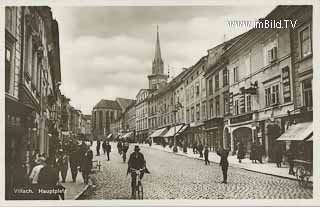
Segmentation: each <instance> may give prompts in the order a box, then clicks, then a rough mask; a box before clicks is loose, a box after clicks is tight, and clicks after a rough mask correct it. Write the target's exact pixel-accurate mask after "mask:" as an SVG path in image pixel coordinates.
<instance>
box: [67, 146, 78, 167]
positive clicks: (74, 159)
mask: <svg viewBox="0 0 320 207" xmlns="http://www.w3.org/2000/svg"><path fill="white" fill-rule="evenodd" d="M80 159H81V158H80V151H79V150H74V151H73V152H71V154H70V157H69V163H70V167H71V168H76V167H78V166H79V165H80Z"/></svg>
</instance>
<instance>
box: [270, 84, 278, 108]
mask: <svg viewBox="0 0 320 207" xmlns="http://www.w3.org/2000/svg"><path fill="white" fill-rule="evenodd" d="M271 101H272V104H278V103H279V85H274V86H272V91H271Z"/></svg>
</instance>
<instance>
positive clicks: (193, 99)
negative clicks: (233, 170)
mask: <svg viewBox="0 0 320 207" xmlns="http://www.w3.org/2000/svg"><path fill="white" fill-rule="evenodd" d="M207 58H208V57H207V56H204V57H202V58H201V59H200V60H199V61H198V62H197V63H196V64H195V65H193V66H192V67H190V68H189V70H188V73H187V74H186V75H185V76H184V78H183V79H184V89H185V106H184V110H185V114H186V123H187V124H188V125H189V129H188V133H186V135H185V136H186V141H187V145H189V146H191V145H192V144H200V143H201V144H203V145H208V143H207V139H206V138H205V133H204V121H205V120H206V79H205V77H204V76H203V75H204V72H205V70H206V67H207Z"/></svg>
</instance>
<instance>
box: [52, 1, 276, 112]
mask: <svg viewBox="0 0 320 207" xmlns="http://www.w3.org/2000/svg"><path fill="white" fill-rule="evenodd" d="M272 9H274V6H269V7H268V6H250V7H248V6H246V7H244V6H237V7H234V6H206V7H204V6H196V7H195V6H193V7H191V6H179V7H177V6H169V7H168V6H153V7H149V6H140V7H133V6H131V7H125V6H117V7H112V6H104V7H53V8H52V12H53V17H54V18H55V19H56V20H57V21H58V24H59V36H60V61H61V76H62V85H61V91H62V93H63V94H64V95H66V96H67V97H69V98H70V99H71V105H72V106H74V107H76V108H78V109H80V110H82V112H83V113H84V114H91V111H92V108H93V106H94V105H95V104H96V103H98V102H99V101H100V100H101V99H110V100H114V99H115V98H116V97H122V98H130V99H135V97H136V95H137V93H138V91H139V90H140V89H141V88H148V78H147V76H148V75H149V74H151V69H152V60H153V58H154V53H155V44H156V32H157V25H159V36H160V46H161V54H162V59H163V61H164V65H165V72H166V73H167V71H168V68H170V77H174V76H176V75H178V74H179V73H180V72H181V71H182V68H187V67H190V66H192V65H193V64H195V63H196V62H197V61H198V60H199V59H200V58H201V57H202V56H205V55H207V50H208V49H210V48H213V47H214V46H216V45H218V44H220V43H222V42H223V41H225V40H228V39H231V38H233V37H235V36H237V35H239V34H242V33H243V32H245V31H247V30H248V29H249V28H230V27H228V23H227V22H228V21H229V20H258V19H259V18H263V17H265V16H266V15H267V14H268V13H269V12H270V11H271V10H272Z"/></svg>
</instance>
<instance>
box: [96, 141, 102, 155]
mask: <svg viewBox="0 0 320 207" xmlns="http://www.w3.org/2000/svg"><path fill="white" fill-rule="evenodd" d="M100 145H101V143H100V140H99V139H98V141H97V147H96V149H97V156H100Z"/></svg>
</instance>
